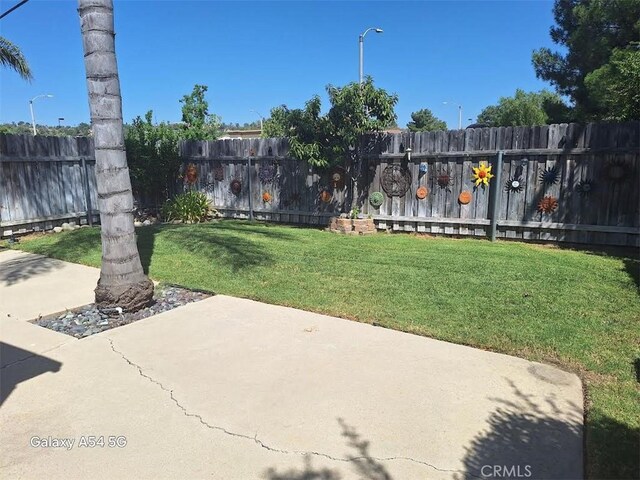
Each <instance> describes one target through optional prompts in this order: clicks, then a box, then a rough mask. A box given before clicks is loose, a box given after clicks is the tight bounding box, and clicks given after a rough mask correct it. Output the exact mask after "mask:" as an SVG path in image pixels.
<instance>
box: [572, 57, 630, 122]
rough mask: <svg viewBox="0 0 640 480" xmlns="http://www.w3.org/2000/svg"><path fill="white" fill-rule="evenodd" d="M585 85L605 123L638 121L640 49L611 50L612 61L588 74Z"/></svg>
mask: <svg viewBox="0 0 640 480" xmlns="http://www.w3.org/2000/svg"><path fill="white" fill-rule="evenodd" d="M584 83H585V86H586V87H587V91H588V92H589V96H590V98H591V99H592V100H593V102H594V103H595V104H596V105H597V108H598V110H600V111H602V112H604V113H603V115H602V117H603V119H604V120H617V121H624V120H637V119H640V50H638V49H635V48H627V49H616V50H614V51H613V54H612V55H611V61H610V62H609V63H607V64H606V65H604V66H602V67H600V68H599V69H597V70H594V71H593V72H591V73H589V74H588V75H587V77H586V78H585V81H584Z"/></svg>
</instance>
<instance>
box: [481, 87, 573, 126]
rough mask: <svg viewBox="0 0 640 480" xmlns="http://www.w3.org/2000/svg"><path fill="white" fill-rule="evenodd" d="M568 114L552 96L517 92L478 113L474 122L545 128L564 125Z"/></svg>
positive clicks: (567, 119) (558, 98)
mask: <svg viewBox="0 0 640 480" xmlns="http://www.w3.org/2000/svg"><path fill="white" fill-rule="evenodd" d="M570 113H571V111H570V109H569V107H568V106H567V105H565V104H564V102H563V101H562V99H561V98H560V97H559V96H558V95H556V94H554V93H551V92H549V91H546V90H542V91H541V92H525V91H524V90H520V89H517V90H516V93H515V95H514V96H513V97H501V98H500V100H499V101H498V105H490V106H488V107H486V108H485V109H484V110H482V112H480V115H478V123H481V124H483V125H487V126H490V127H507V126H520V125H546V124H548V123H563V122H567V121H569V120H570Z"/></svg>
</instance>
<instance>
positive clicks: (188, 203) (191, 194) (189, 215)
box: [162, 190, 218, 223]
mask: <svg viewBox="0 0 640 480" xmlns="http://www.w3.org/2000/svg"><path fill="white" fill-rule="evenodd" d="M217 216H218V212H217V210H216V209H215V208H213V207H212V206H211V204H210V202H209V199H208V198H207V196H206V195H205V194H204V193H202V192H196V191H194V190H190V191H188V192H185V193H181V194H180V195H178V196H176V197H175V198H173V199H171V200H168V201H167V202H166V203H165V204H164V206H163V207H162V218H163V219H164V221H166V222H170V221H172V220H180V221H182V222H186V223H198V222H205V221H207V220H209V219H211V218H213V217H217Z"/></svg>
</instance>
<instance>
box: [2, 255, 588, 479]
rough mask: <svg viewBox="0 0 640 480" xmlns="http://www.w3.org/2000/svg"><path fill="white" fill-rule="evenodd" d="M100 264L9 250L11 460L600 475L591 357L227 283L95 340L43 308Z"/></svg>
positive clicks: (222, 472) (5, 410)
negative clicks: (51, 321)
mask: <svg viewBox="0 0 640 480" xmlns="http://www.w3.org/2000/svg"><path fill="white" fill-rule="evenodd" d="M18 265H23V266H24V265H29V271H28V272H27V271H21V269H20V268H19V267H18ZM9 272H13V273H9ZM97 278H98V271H97V270H96V269H91V268H88V267H82V266H77V265H71V264H67V263H65V262H58V261H52V260H49V259H45V258H44V257H38V256H34V255H30V254H24V253H18V252H14V251H2V252H0V341H1V342H2V343H1V344H0V349H1V352H2V370H1V377H0V379H1V392H2V396H1V402H2V403H1V406H0V423H1V425H2V428H1V429H0V442H1V443H2V446H3V448H2V455H1V456H0V475H1V476H2V477H3V478H12V479H30V478H34V479H40V478H48V479H56V478H60V479H76V478H77V479H85V478H92V479H102V478H104V479H154V480H155V479H173V478H175V479H204V478H207V479H225V480H227V479H242V480H245V479H269V480H281V479H290V480H294V479H300V480H302V479H323V480H336V479H350V478H365V479H376V480H377V479H396V480H404V479H470V478H515V477H518V476H519V477H521V478H525V477H526V478H538V479H578V478H582V476H583V471H582V467H583V459H582V446H583V443H582V418H583V410H582V408H583V407H582V386H581V383H580V380H579V379H578V377H576V376H575V375H573V374H570V373H566V372H564V371H561V370H558V369H556V368H554V367H551V366H547V365H543V364H539V363H534V362H529V361H526V360H522V359H519V358H514V357H510V356H506V355H500V354H495V353H490V352H486V351H482V350H478V349H473V348H469V347H464V346H459V345H453V344H449V343H445V342H440V341H436V340H432V339H428V338H424V337H419V336H415V335H410V334H405V333H400V332H396V331H392V330H388V329H383V328H379V327H374V326H371V325H367V324H362V323H357V322H352V321H347V320H342V319H338V318H333V317H327V316H323V315H318V314H313V313H309V312H304V311H300V310H295V309H290V308H284V307H278V306H272V305H266V304H262V303H257V302H253V301H249V300H243V299H237V298H232V297H226V296H221V295H218V296H214V297H212V298H209V299H207V300H204V301H201V302H197V303H192V304H189V305H187V306H184V307H180V308H177V309H175V310H172V311H169V312H166V313H163V314H160V315H157V316H155V317H150V318H147V319H145V320H141V321H139V322H136V323H133V324H130V325H127V326H124V327H120V328H117V329H114V330H109V331H106V332H103V333H100V334H97V335H93V336H91V337H88V338H85V339H82V340H76V339H75V338H72V337H69V336H66V335H63V334H59V333H56V332H53V331H50V330H46V329H44V328H41V327H38V326H36V325H33V324H30V323H28V322H27V320H29V319H32V318H35V317H37V316H38V315H40V314H43V315H44V314H47V313H54V312H57V311H60V310H64V309H65V308H72V307H76V306H79V305H83V304H86V303H89V302H91V300H92V290H93V288H94V286H95V281H96V280H97ZM89 436H94V437H97V438H99V437H101V436H102V437H104V441H105V445H104V446H100V445H96V446H95V447H93V448H90V447H89V446H81V445H80V443H81V442H82V441H84V442H85V443H86V442H87V441H88V437H89ZM49 437H52V439H70V440H69V441H73V442H74V444H73V447H71V448H69V445H68V444H66V446H62V447H59V448H43V447H42V446H34V445H38V444H40V445H41V443H42V439H45V440H46V441H49ZM110 437H112V439H111V440H112V441H113V442H114V444H113V446H109V445H108V443H109V440H110ZM122 438H126V445H125V444H124V443H125V440H122ZM53 443H55V442H53ZM89 443H90V441H89ZM496 468H497V469H498V470H496ZM527 473H528V475H527Z"/></svg>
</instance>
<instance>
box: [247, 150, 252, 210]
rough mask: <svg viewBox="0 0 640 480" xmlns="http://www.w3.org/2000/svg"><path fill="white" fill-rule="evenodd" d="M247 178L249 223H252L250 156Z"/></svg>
mask: <svg viewBox="0 0 640 480" xmlns="http://www.w3.org/2000/svg"><path fill="white" fill-rule="evenodd" d="M247 176H248V177H249V179H248V181H247V185H248V186H249V221H250V222H253V193H252V192H251V154H249V162H248V167H247Z"/></svg>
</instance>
